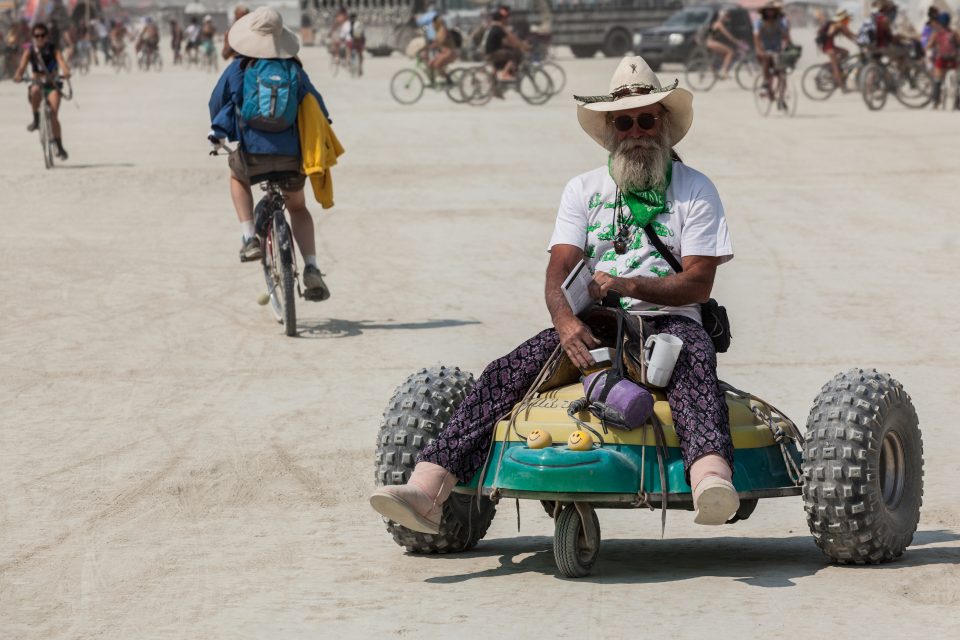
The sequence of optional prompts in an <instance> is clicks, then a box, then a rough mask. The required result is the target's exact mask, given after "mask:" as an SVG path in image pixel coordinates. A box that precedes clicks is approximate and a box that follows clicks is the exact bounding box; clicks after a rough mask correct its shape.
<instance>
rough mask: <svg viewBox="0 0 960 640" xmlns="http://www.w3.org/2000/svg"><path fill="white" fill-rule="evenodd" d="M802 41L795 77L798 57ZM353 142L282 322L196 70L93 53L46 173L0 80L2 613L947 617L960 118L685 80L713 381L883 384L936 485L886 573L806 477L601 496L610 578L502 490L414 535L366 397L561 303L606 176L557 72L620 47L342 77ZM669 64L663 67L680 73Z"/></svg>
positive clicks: (162, 626) (582, 618)
mask: <svg viewBox="0 0 960 640" xmlns="http://www.w3.org/2000/svg"><path fill="white" fill-rule="evenodd" d="M815 60H816V58H815V57H814V56H809V55H808V56H807V58H806V59H805V60H803V61H802V62H801V67H803V66H805V65H806V64H809V63H811V62H813V61H815ZM305 62H306V68H307V70H308V71H309V72H310V73H311V75H312V77H313V78H314V81H315V82H316V84H317V85H318V86H319V87H320V89H321V90H322V92H323V93H324V95H325V97H326V99H327V102H328V104H329V106H330V109H331V111H332V113H333V117H334V126H335V129H336V131H337V134H338V135H339V136H340V139H341V140H342V142H343V144H344V145H345V147H346V149H347V153H346V155H344V156H343V157H342V158H341V164H340V166H339V167H338V168H337V169H336V170H335V174H334V176H335V177H334V179H335V186H336V202H337V204H336V207H334V208H333V209H332V210H330V211H321V210H320V207H319V205H315V206H314V207H313V211H314V215H315V218H316V221H317V236H318V239H319V245H318V246H319V254H320V262H321V267H322V268H323V270H324V272H325V273H326V274H328V275H327V282H328V283H329V285H330V287H331V289H332V292H333V297H332V298H331V299H330V300H329V301H327V302H323V303H312V304H311V303H305V302H304V303H301V304H300V306H299V309H298V310H299V314H300V327H299V329H300V336H299V338H297V339H289V338H286V337H284V336H283V335H282V331H281V328H280V326H279V325H278V324H276V323H275V322H274V321H273V318H272V316H270V312H269V311H268V310H267V308H265V307H260V306H257V304H256V298H257V296H258V294H259V293H260V291H261V287H262V277H261V275H260V273H259V267H258V266H257V265H256V264H247V265H241V264H239V263H238V262H237V257H236V251H237V248H238V240H239V238H238V235H239V229H238V226H237V224H236V222H235V218H234V213H233V211H232V207H231V205H230V202H229V199H228V194H227V169H226V162H225V160H224V159H223V158H211V157H209V156H208V155H207V146H206V142H205V139H204V138H205V135H206V132H207V129H208V119H207V113H206V101H207V98H208V96H209V92H210V89H211V88H212V85H213V83H214V80H215V77H214V76H212V75H206V74H204V73H201V72H199V71H184V70H181V69H174V68H170V67H168V68H166V69H165V70H164V71H163V72H162V73H158V74H144V73H139V72H136V71H134V72H133V73H131V74H128V75H123V76H119V77H118V76H117V75H115V74H114V73H113V71H110V70H106V69H103V68H99V69H94V70H93V71H92V73H91V74H90V75H89V76H86V77H82V78H78V79H77V80H76V82H75V88H76V98H75V100H74V101H73V103H70V104H65V106H64V107H63V121H64V127H65V131H66V135H65V144H66V146H67V148H68V150H69V151H70V153H71V158H70V160H69V162H67V163H64V164H63V166H62V167H58V168H56V169H55V170H53V171H45V170H44V169H43V163H42V159H41V154H40V150H39V149H38V145H37V138H36V135H28V134H27V133H26V132H25V131H24V125H26V123H27V121H28V117H29V114H28V109H27V105H26V102H25V100H24V93H25V92H24V88H23V87H22V86H15V85H12V84H11V83H9V82H4V83H2V84H0V113H3V119H2V122H0V139H2V140H3V145H2V146H3V152H2V153H0V216H2V222H3V228H4V229H3V233H2V238H3V248H2V250H0V272H2V274H3V277H2V279H0V297H2V299H4V300H6V307H5V308H4V313H3V321H2V323H0V487H2V491H0V637H3V638H10V639H13V638H36V639H39V638H95V637H96V638H231V639H238V638H374V637H379V638H387V637H414V638H451V637H498V638H548V637H575V638H624V637H635V636H637V635H638V634H644V635H651V634H652V635H653V636H654V637H666V636H671V637H706V636H711V637H737V638H748V637H757V636H760V635H761V634H762V635H763V636H765V637H784V638H786V637H790V638H799V637H803V638H814V637H822V636H826V635H827V634H831V635H836V636H837V637H840V636H844V637H854V636H857V637H860V636H865V635H868V634H869V635H871V636H873V637H878V638H881V637H901V638H902V637H920V636H921V635H922V636H927V637H935V638H936V637H944V638H945V637H957V635H958V634H960V614H958V611H960V569H958V562H960V506H958V503H957V495H958V493H957V486H958V484H960V471H958V468H960V467H958V464H957V462H956V461H957V457H958V455H960V443H958V439H957V437H956V433H957V424H956V417H955V414H956V407H955V405H954V401H955V400H956V399H957V398H958V397H960V376H958V375H957V361H958V360H960V331H958V323H957V320H956V318H957V312H958V309H960V304H958V301H957V300H958V296H960V287H958V285H957V279H956V274H957V272H958V268H960V226H958V223H957V220H956V218H955V215H956V210H957V189H956V187H957V179H958V167H960V118H958V117H957V115H956V114H954V113H933V112H930V111H923V112H914V111H909V110H907V109H905V108H903V107H901V106H899V105H897V104H890V105H888V107H887V108H886V109H885V110H884V111H882V112H878V113H868V112H867V110H866V108H865V107H864V105H863V104H862V102H861V101H860V99H859V97H858V96H842V97H834V98H832V99H831V100H830V101H829V102H826V103H822V104H814V103H811V102H809V101H804V102H802V103H801V104H800V107H799V110H798V113H797V116H796V117H795V118H793V119H790V120H787V119H784V118H778V117H771V118H769V119H761V118H760V117H758V115H757V114H756V112H755V110H754V106H753V104H752V98H751V96H750V94H748V93H746V92H743V91H741V90H739V89H737V88H736V87H735V86H733V85H731V84H727V85H726V86H723V85H721V86H718V87H717V88H715V89H714V90H713V91H711V92H709V93H702V94H698V95H697V96H696V98H695V101H694V107H695V109H696V116H695V122H694V125H693V129H692V130H691V132H690V134H689V135H688V136H687V138H686V139H685V140H684V141H683V142H682V143H681V144H680V145H679V152H680V153H681V155H682V156H683V157H684V159H685V160H686V162H688V163H689V164H690V165H691V166H693V167H695V168H697V169H699V170H701V171H703V172H705V173H706V174H707V175H708V176H710V177H711V178H712V179H713V181H714V182H715V183H716V184H717V186H718V188H719V190H720V194H721V196H722V198H723V201H724V204H725V207H726V210H727V216H728V220H729V224H730V228H731V233H732V237H733V241H734V246H735V250H736V259H735V260H733V261H732V262H731V263H729V264H728V265H725V266H724V267H723V268H722V269H721V270H720V273H719V277H718V283H717V287H716V288H715V292H714V293H715V296H716V297H717V298H718V299H720V300H721V301H722V302H723V303H724V304H726V305H727V307H728V309H729V311H730V314H731V318H732V322H733V330H734V336H735V337H734V343H733V347H732V348H731V350H730V352H729V353H727V354H724V355H722V356H721V357H720V375H721V377H722V378H724V379H726V380H729V381H730V382H731V383H733V384H735V385H737V386H739V387H741V388H746V389H749V390H751V391H753V392H754V393H756V394H758V395H760V396H763V397H765V398H768V399H769V400H770V401H772V402H773V403H774V404H776V405H778V406H779V407H780V408H781V409H784V410H785V411H786V412H787V413H788V414H790V415H791V416H792V417H793V418H794V419H795V420H796V421H797V422H799V423H801V424H802V423H804V422H805V420H806V415H807V413H808V411H809V409H810V405H811V403H812V401H813V398H814V397H815V396H816V394H817V392H818V390H819V389H820V386H821V385H823V384H824V383H826V382H827V381H828V380H830V378H831V377H832V376H834V375H835V374H836V373H838V372H840V371H843V370H846V369H848V368H851V367H856V366H862V367H876V368H878V369H881V370H884V371H888V372H890V373H891V374H892V375H893V376H894V377H896V378H897V379H899V380H900V381H901V382H902V383H903V385H904V387H905V388H906V390H907V391H908V392H909V393H910V394H911V396H912V398H913V402H914V403H915V406H916V408H917V411H918V414H919V417H920V424H921V428H922V430H923V437H924V444H925V457H926V467H925V483H926V484H925V498H924V506H923V511H922V515H921V522H920V527H919V531H918V532H917V534H916V536H915V538H914V543H913V546H912V547H911V548H910V549H909V550H908V551H907V552H906V554H905V555H904V556H903V557H902V558H901V559H899V560H898V561H896V562H893V563H890V564H886V565H882V566H876V567H867V568H862V567H861V568H848V567H839V566H831V565H830V564H829V563H828V562H827V560H826V558H825V557H824V556H823V555H821V553H820V552H819V550H818V549H817V548H816V546H815V545H814V543H813V540H812V538H811V536H810V534H809V532H808V529H807V525H806V522H805V514H804V511H803V508H802V502H801V499H800V498H785V499H779V500H767V501H763V502H761V503H760V505H759V507H758V508H757V511H756V512H755V514H754V515H753V516H752V517H751V518H750V519H749V520H747V521H745V522H742V523H738V524H736V525H732V526H728V527H723V528H716V529H714V528H702V527H696V526H695V525H694V524H693V521H692V515H691V514H689V513H686V512H677V511H671V512H670V514H669V517H668V521H667V530H666V537H665V539H663V540H661V539H660V537H659V533H660V525H659V517H658V516H657V515H656V514H650V513H647V512H643V511H602V512H601V513H600V518H601V525H602V527H603V533H604V543H603V548H602V551H601V557H600V560H599V562H598V564H597V566H596V568H595V572H594V575H593V576H592V577H590V578H586V579H583V580H576V581H575V580H566V579H561V578H559V577H558V576H557V574H556V569H555V566H554V563H553V557H552V551H551V545H552V534H553V526H552V522H551V520H550V519H549V518H548V517H547V516H546V515H545V514H544V512H543V510H542V509H541V507H540V505H538V504H536V503H523V504H521V505H520V515H521V519H520V524H519V532H518V530H517V526H518V524H517V518H516V514H515V511H514V505H513V504H512V503H510V502H503V503H501V506H500V509H499V513H498V515H497V518H496V520H495V521H494V523H493V526H492V528H491V530H490V532H489V534H488V536H487V537H486V539H484V540H483V541H482V542H481V543H480V544H479V545H478V546H477V548H476V549H475V550H474V551H472V552H469V553H466V554H462V555H457V556H433V557H422V556H414V555H407V554H405V553H404V552H403V550H402V549H401V548H399V547H397V546H396V545H395V544H394V543H393V542H392V540H391V539H390V537H389V536H388V534H387V533H386V531H385V527H384V525H383V523H382V521H381V519H380V518H379V517H378V516H377V515H376V514H375V513H374V512H373V511H372V510H371V509H370V508H369V506H368V505H367V502H366V496H367V494H368V493H369V491H371V489H372V488H373V477H374V474H373V468H374V467H373V456H374V444H375V438H376V433H377V429H378V425H379V420H380V415H381V412H382V411H383V409H384V406H385V404H386V401H387V399H388V398H389V397H390V395H391V393H392V391H393V389H394V388H395V387H396V386H397V385H398V384H399V383H400V382H401V381H402V380H403V379H404V378H405V377H406V376H407V375H408V374H409V373H411V372H412V371H413V370H415V369H417V368H419V367H423V366H432V365H435V364H439V363H444V364H451V365H459V366H461V367H463V368H465V369H468V370H470V371H473V372H475V373H479V372H480V371H481V370H482V369H483V367H484V366H485V364H486V363H487V362H489V361H490V360H492V359H493V358H495V357H497V356H499V355H502V354H503V353H505V352H507V351H508V350H510V349H512V348H513V347H514V346H515V345H516V344H518V343H519V342H521V341H522V340H524V339H525V338H527V337H529V336H530V335H532V334H533V333H535V332H536V331H539V330H540V329H542V328H544V327H545V326H547V324H548V322H549V316H548V315H547V312H546V310H545V308H544V305H543V302H542V278H543V271H544V267H545V265H546V257H547V254H546V253H545V251H544V247H545V244H546V242H547V240H548V238H549V235H550V232H551V230H552V227H553V220H554V215H555V212H556V206H557V204H558V201H559V197H560V193H561V190H562V188H563V186H564V184H565V183H566V181H567V180H568V179H569V178H571V177H572V176H574V175H576V174H578V173H582V172H584V171H587V170H590V169H592V168H594V167H596V166H599V165H601V164H602V163H603V162H604V161H605V157H604V152H603V150H602V149H600V147H598V146H597V145H596V144H595V143H594V142H592V141H591V140H590V139H589V138H588V137H587V136H586V135H584V134H583V133H582V132H581V130H580V128H579V126H578V124H577V121H576V118H575V112H574V103H573V100H572V98H571V97H570V94H572V93H581V94H582V93H587V94H591V93H602V92H604V91H605V90H606V88H607V83H608V81H609V78H610V75H611V73H612V71H613V68H614V66H615V62H616V61H612V60H608V59H601V58H596V59H593V60H574V59H572V58H569V57H566V58H563V59H562V60H561V62H562V63H563V64H564V66H565V67H566V69H567V72H568V76H569V78H568V86H567V89H566V90H565V95H563V96H559V97H556V98H554V99H553V100H552V101H551V102H549V103H548V104H547V105H545V106H543V107H531V106H528V105H526V104H524V103H523V102H521V101H520V100H519V96H517V95H515V94H512V95H509V96H508V98H507V99H506V100H505V101H502V102H497V103H495V104H490V105H488V106H486V107H484V108H469V107H463V106H457V105H454V104H452V103H451V102H450V101H449V100H447V99H446V98H445V97H444V96H443V95H441V94H432V93H431V94H428V95H426V96H425V97H424V99H423V100H422V101H421V102H420V103H419V104H417V105H415V106H412V107H401V106H399V105H397V104H396V103H394V102H393V100H392V99H391V97H390V95H389V93H388V89H387V85H388V81H389V78H390V77H391V75H392V74H393V73H394V72H395V71H396V70H397V69H400V68H401V67H403V66H405V65H406V64H407V62H406V61H405V60H403V59H401V58H399V57H393V58H390V59H386V60H382V59H381V60H371V61H370V62H369V64H368V67H367V74H366V75H365V76H364V77H363V78H362V79H359V80H351V79H350V78H348V77H342V76H340V77H337V78H331V77H330V72H329V67H328V64H327V60H326V57H325V56H324V55H322V52H320V51H318V50H308V51H306V53H305ZM676 75H678V72H676V71H669V70H667V71H665V72H664V73H663V77H664V78H665V79H667V80H670V81H672V79H673V77H675V76H676Z"/></svg>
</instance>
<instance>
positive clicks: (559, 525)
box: [553, 503, 600, 578]
mask: <svg viewBox="0 0 960 640" xmlns="http://www.w3.org/2000/svg"><path fill="white" fill-rule="evenodd" d="M599 555H600V520H599V519H598V518H597V512H596V510H595V509H594V508H593V507H592V506H590V505H589V504H585V503H580V504H571V505H568V506H567V507H566V508H565V509H564V510H563V511H561V512H560V515H559V516H557V521H556V524H555V528H554V534H553V558H554V560H555V561H556V563H557V569H559V570H560V573H561V574H563V575H564V576H566V577H567V578H584V577H586V576H588V575H590V572H591V571H592V570H593V565H594V563H595V562H596V561H597V557H598V556H599Z"/></svg>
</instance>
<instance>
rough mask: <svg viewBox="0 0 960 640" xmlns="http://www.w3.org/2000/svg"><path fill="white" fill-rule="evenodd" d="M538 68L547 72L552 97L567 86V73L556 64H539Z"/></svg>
mask: <svg viewBox="0 0 960 640" xmlns="http://www.w3.org/2000/svg"><path fill="white" fill-rule="evenodd" d="M540 68H541V69H543V70H544V71H546V72H547V75H549V76H550V81H551V82H552V83H553V95H557V94H558V93H560V92H561V91H563V88H564V87H566V86H567V72H566V71H564V70H563V67H561V66H560V65H558V64H557V63H556V62H549V61H547V62H541V63H540Z"/></svg>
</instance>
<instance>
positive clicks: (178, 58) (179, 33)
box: [170, 20, 183, 64]
mask: <svg viewBox="0 0 960 640" xmlns="http://www.w3.org/2000/svg"><path fill="white" fill-rule="evenodd" d="M170 49H171V50H172V51H173V64H180V63H182V62H183V54H182V53H181V50H182V49H183V28H182V27H181V26H180V23H179V22H177V21H176V20H170Z"/></svg>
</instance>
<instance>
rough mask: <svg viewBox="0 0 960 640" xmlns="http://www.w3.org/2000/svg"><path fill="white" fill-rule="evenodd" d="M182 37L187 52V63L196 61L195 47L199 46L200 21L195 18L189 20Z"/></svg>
mask: <svg viewBox="0 0 960 640" xmlns="http://www.w3.org/2000/svg"><path fill="white" fill-rule="evenodd" d="M183 37H184V40H186V43H187V44H186V46H185V50H186V52H187V61H188V62H196V61H197V47H199V46H200V21H199V20H197V16H193V17H192V18H190V24H188V25H187V28H186V29H184V30H183Z"/></svg>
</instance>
